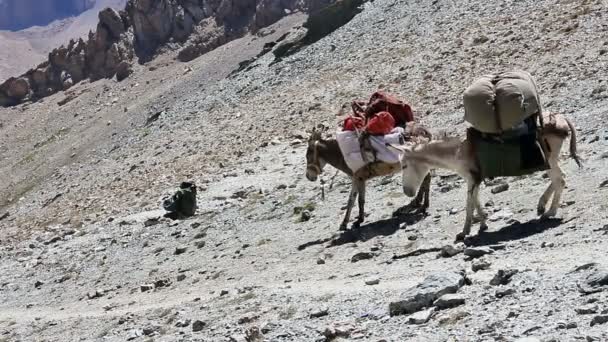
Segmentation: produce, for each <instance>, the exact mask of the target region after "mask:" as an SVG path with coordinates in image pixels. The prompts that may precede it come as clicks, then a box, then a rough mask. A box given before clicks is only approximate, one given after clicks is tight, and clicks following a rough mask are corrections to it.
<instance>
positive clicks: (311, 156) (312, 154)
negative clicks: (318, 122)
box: [306, 128, 325, 182]
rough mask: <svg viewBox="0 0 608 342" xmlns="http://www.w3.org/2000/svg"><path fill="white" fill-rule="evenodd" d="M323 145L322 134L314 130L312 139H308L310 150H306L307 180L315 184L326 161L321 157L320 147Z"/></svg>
mask: <svg viewBox="0 0 608 342" xmlns="http://www.w3.org/2000/svg"><path fill="white" fill-rule="evenodd" d="M322 143H323V138H322V136H321V132H320V131H317V129H316V128H313V130H312V133H311V135H310V138H308V149H306V178H308V180H309V181H311V182H314V181H316V180H317V178H318V177H319V175H320V174H321V172H323V167H324V166H325V161H324V160H323V159H322V158H320V157H319V145H320V144H322Z"/></svg>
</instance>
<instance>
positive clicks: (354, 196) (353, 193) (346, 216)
mask: <svg viewBox="0 0 608 342" xmlns="http://www.w3.org/2000/svg"><path fill="white" fill-rule="evenodd" d="M355 199H357V185H356V181H355V180H354V179H353V180H352V183H351V188H350V195H348V203H347V204H346V213H345V214H344V220H342V224H340V230H346V227H347V225H348V221H349V220H350V213H351V211H352V210H353V205H354V204H355Z"/></svg>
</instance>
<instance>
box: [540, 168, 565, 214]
mask: <svg viewBox="0 0 608 342" xmlns="http://www.w3.org/2000/svg"><path fill="white" fill-rule="evenodd" d="M549 166H550V167H551V169H550V170H549V178H551V186H552V187H553V191H554V192H553V199H552V200H551V207H550V208H549V210H548V211H547V212H546V213H544V214H543V217H545V218H546V217H554V216H555V215H557V209H558V207H559V202H560V199H561V197H562V191H563V190H564V187H566V180H565V179H564V173H563V172H562V169H561V168H560V167H559V165H558V161H557V160H553V159H549Z"/></svg>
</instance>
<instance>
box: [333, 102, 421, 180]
mask: <svg viewBox="0 0 608 342" xmlns="http://www.w3.org/2000/svg"><path fill="white" fill-rule="evenodd" d="M351 106H352V110H353V114H352V115H349V116H348V117H347V118H346V119H345V120H344V126H343V129H342V131H340V132H338V133H337V136H336V139H337V141H338V144H339V146H340V149H341V150H342V153H343V154H344V158H345V161H346V163H347V165H348V167H349V168H350V169H351V170H353V172H357V171H358V170H359V169H361V168H363V167H364V166H366V165H369V164H371V163H374V162H376V161H381V162H384V163H388V164H395V163H399V155H398V153H396V152H395V151H394V150H391V149H389V148H387V147H386V144H387V143H390V144H399V143H400V142H401V139H402V137H403V135H404V134H405V133H406V126H407V124H408V123H410V122H413V121H414V113H413V112H412V108H411V107H410V106H409V105H408V104H407V103H404V102H402V101H400V100H399V99H397V98H396V97H395V96H393V95H390V94H387V93H385V92H381V91H377V92H375V93H373V94H372V96H371V97H370V99H369V101H368V102H367V103H366V102H363V101H353V102H352V105H351Z"/></svg>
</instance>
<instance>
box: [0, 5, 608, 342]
mask: <svg viewBox="0 0 608 342" xmlns="http://www.w3.org/2000/svg"><path fill="white" fill-rule="evenodd" d="M127 17H128V16H127ZM346 17H347V18H348V17H349V16H346ZM121 18H122V16H121ZM607 20H608V8H606V6H604V4H603V3H602V2H596V1H576V2H572V1H568V0H541V1H526V0H524V1H522V0H513V1H510V0H509V1H501V2H496V1H484V0H468V1H463V2H458V3H455V2H453V1H443V0H439V1H436V0H408V1H394V0H374V1H373V2H366V3H365V4H363V5H362V10H360V11H358V14H356V15H355V16H354V17H353V18H352V20H350V21H349V22H348V23H346V24H345V25H343V26H341V27H339V28H336V29H335V30H333V31H331V29H333V28H334V27H332V26H333V25H328V26H329V28H328V30H329V31H331V33H330V34H329V35H327V36H324V37H323V38H321V39H313V38H312V37H311V38H310V39H311V41H313V43H312V44H310V45H307V46H301V45H299V44H298V43H297V42H298V40H299V39H302V37H303V36H305V35H306V33H304V32H303V30H302V27H303V26H306V25H305V22H306V18H305V15H303V14H301V13H296V14H292V15H289V16H286V17H284V18H283V19H281V20H280V21H278V22H277V23H275V24H273V25H271V26H269V27H267V28H263V29H261V30H259V31H258V32H257V33H256V34H246V35H244V36H243V37H241V38H237V39H234V40H232V41H230V42H227V43H226V44H224V45H222V46H219V47H218V48H216V49H213V50H212V51H209V52H208V53H205V54H204V55H202V56H200V57H198V58H195V59H192V60H191V61H189V62H181V63H178V62H176V61H175V59H176V58H178V55H179V53H180V51H181V49H182V48H183V47H184V46H183V45H181V44H175V45H172V44H173V43H172V42H171V39H169V44H165V45H164V46H163V47H161V48H160V49H159V50H157V52H156V58H153V59H151V60H149V61H147V62H146V63H144V64H137V63H134V64H133V65H132V67H133V74H132V75H131V76H130V77H129V78H127V79H125V80H123V81H122V82H118V81H116V80H115V79H109V78H102V79H100V80H98V81H96V82H80V83H77V84H74V85H73V86H72V87H71V88H70V89H68V90H67V91H58V92H57V93H54V94H52V95H50V96H48V97H45V98H41V99H40V100H39V101H36V102H25V103H21V104H18V105H16V106H13V107H11V108H0V160H2V163H0V174H2V175H3V176H4V177H3V178H2V181H0V199H2V200H5V202H4V205H2V207H1V209H0V232H1V235H0V339H4V340H8V341H30V340H48V341H66V340H67V341H72V340H87V341H100V342H101V341H125V340H130V341H131V340H132V341H136V342H137V341H147V340H159V341H167V342H177V341H184V340H185V341H238V342H243V341H245V342H253V341H256V342H257V341H273V342H274V341H295V342H300V341H319V342H321V341H323V342H326V341H340V340H343V341H344V340H355V341H371V342H378V341H387V342H388V341H390V342H401V341H413V342H436V341H440V342H448V341H449V342H461V341H462V342H465V341H466V342H469V341H474V342H478V341H479V342H481V341H509V342H511V341H513V342H515V341H521V342H523V341H529V342H532V341H533V342H539V341H540V342H549V341H552V342H555V341H557V342H569V341H597V342H601V341H606V340H608V331H607V330H606V329H607V327H608V307H607V305H606V303H607V302H608V271H607V270H608V263H607V262H606V257H605V256H606V246H607V245H608V226H607V225H606V223H607V222H608V221H607V220H608V204H607V203H606V196H607V191H608V175H607V173H606V161H607V160H608V159H606V158H608V131H607V130H606V127H605V122H606V121H607V120H608V114H607V113H608V90H607V89H608V88H607V86H608V84H607V83H606V80H605V76H604V69H605V65H606V63H608V53H607V48H608V41H606V38H605V37H606V33H607V32H608V31H607V30H608V27H606V22H607ZM131 25H133V23H131ZM190 39H191V38H188V40H190ZM171 46H174V47H176V48H175V49H174V50H172V49H169V47H171ZM281 47H284V48H281ZM285 51H287V52H288V53H287V54H283V53H282V52H285ZM264 52H265V53H264ZM274 52H277V54H275V53H274ZM277 55H279V56H281V58H277ZM135 58H137V57H135ZM240 66H241V67H240ZM513 68H522V69H525V70H528V71H529V72H531V73H532V74H533V75H534V76H535V78H536V80H537V81H538V86H539V89H540V92H541V100H542V102H543V104H544V108H545V109H546V111H554V112H558V113H562V114H564V115H565V116H566V117H568V118H569V119H571V120H572V121H573V123H574V124H575V125H576V127H577V139H578V140H577V143H578V148H579V153H580V155H581V157H583V159H584V168H582V169H579V168H578V167H577V166H576V165H575V163H574V162H573V161H572V160H570V159H568V158H567V153H564V155H563V156H562V158H560V163H561V165H562V169H563V171H564V173H566V175H567V177H566V181H567V186H568V188H567V189H566V190H564V192H563V195H562V205H561V206H560V208H559V211H558V218H557V219H555V220H546V221H540V220H538V216H537V215H536V207H537V203H538V200H539V197H540V196H541V194H542V193H543V192H544V191H545V189H546V188H547V186H548V179H547V178H546V177H545V175H544V173H542V172H539V173H536V174H534V175H529V176H524V177H517V178H509V179H506V178H500V179H496V180H494V181H492V182H489V183H488V184H487V185H484V186H483V188H482V190H481V200H482V202H481V203H482V205H484V207H485V208H486V210H487V211H488V212H489V213H490V219H489V229H488V231H487V232H485V233H481V234H477V226H474V228H473V234H474V235H473V237H472V238H471V239H468V240H467V245H464V244H462V243H455V242H454V237H455V235H456V233H457V232H459V231H460V230H461V229H462V225H463V223H464V212H463V211H464V201H465V198H466V193H467V190H466V185H465V183H464V181H463V180H462V179H460V177H458V176H457V175H455V174H453V173H451V172H447V171H441V170H440V171H437V172H436V174H435V175H434V177H433V180H432V185H431V203H430V208H429V213H428V214H429V215H428V216H424V215H414V214H410V215H396V216H394V217H393V212H395V211H397V210H398V209H399V208H401V207H402V206H403V205H404V204H405V203H407V202H409V199H408V198H405V196H404V195H403V191H402V189H401V179H400V176H399V175H394V176H388V177H382V178H380V179H376V180H372V181H369V182H368V189H367V201H366V209H367V210H366V211H367V215H366V217H365V222H364V223H363V224H362V225H361V226H360V227H359V228H357V227H349V228H351V229H352V230H350V231H347V232H339V231H338V227H339V223H340V221H341V219H342V215H343V214H344V209H343V207H344V204H345V203H346V200H347V197H348V194H349V191H350V181H349V179H348V178H347V177H346V176H344V175H339V176H337V177H336V178H335V180H333V181H330V179H331V178H332V176H333V175H334V172H335V170H334V169H332V168H331V167H330V166H326V168H325V170H324V171H325V173H324V179H325V180H326V184H325V192H324V195H325V196H324V199H323V198H322V196H321V193H322V192H321V190H322V185H321V184H320V183H312V182H309V181H308V180H306V178H305V177H304V172H305V169H306V162H305V154H306V150H307V147H308V144H307V143H306V139H307V138H308V133H309V131H310V129H311V128H312V127H313V126H316V127H320V126H323V127H329V128H330V130H329V133H330V134H331V133H332V131H333V130H334V128H335V127H336V124H337V123H338V122H340V121H342V120H343V116H341V115H337V113H339V112H340V109H341V107H342V104H343V103H345V102H348V101H351V100H353V99H362V98H365V97H367V96H369V94H371V93H372V92H373V91H376V90H378V89H384V90H386V91H388V92H390V93H394V94H396V95H397V96H398V97H399V98H401V99H403V100H405V101H407V102H408V103H410V104H411V105H412V107H413V108H414V111H415V115H416V117H417V119H418V121H419V122H420V123H421V124H424V125H425V126H428V127H429V128H430V129H431V130H432V131H433V133H436V132H437V133H438V132H440V131H448V132H451V133H453V134H454V135H456V134H458V133H461V134H463V133H464V131H465V128H466V127H467V125H466V123H465V122H463V109H462V92H463V90H464V89H465V88H466V87H467V86H468V85H469V84H470V83H471V82H472V80H474V79H475V78H476V77H478V76H479V75H483V74H486V73H493V72H496V71H497V70H504V69H513ZM239 69H240V70H239ZM235 70H238V71H235ZM330 134H328V135H330ZM184 180H193V181H195V182H196V183H197V184H198V185H199V186H200V190H199V193H198V199H199V209H198V211H197V215H196V216H195V217H192V218H190V219H186V220H179V221H170V220H166V219H162V218H161V219H159V218H158V215H159V213H158V211H157V209H158V207H159V204H160V202H161V198H162V197H163V196H165V195H170V194H171V193H172V192H173V191H174V190H175V188H176V187H177V186H178V185H179V183H180V182H182V181H184ZM330 183H331V184H332V186H331V187H330V186H328V185H329V184H330ZM505 184H506V186H505ZM495 186H498V187H499V188H500V189H502V190H501V191H491V189H494V187H495ZM505 189H506V190H505ZM494 192H495V193H494ZM355 211H356V210H355ZM353 214H355V213H353ZM416 310H419V311H416ZM413 311H416V312H414V313H412V312H413Z"/></svg>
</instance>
